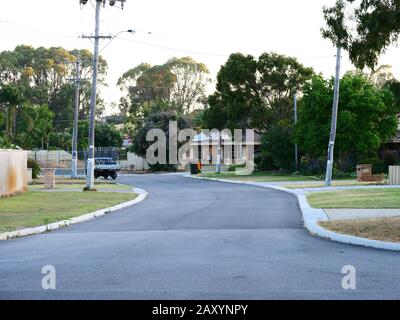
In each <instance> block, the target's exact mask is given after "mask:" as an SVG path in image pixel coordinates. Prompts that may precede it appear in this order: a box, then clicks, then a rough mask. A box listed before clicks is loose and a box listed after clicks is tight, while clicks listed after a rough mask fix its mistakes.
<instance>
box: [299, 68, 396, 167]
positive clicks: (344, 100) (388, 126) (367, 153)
mask: <svg viewBox="0 0 400 320" xmlns="http://www.w3.org/2000/svg"><path fill="white" fill-rule="evenodd" d="M332 97H333V81H332V80H329V81H328V80H325V79H323V78H322V77H321V76H314V77H313V79H312V82H311V83H310V84H308V85H307V86H306V87H305V90H304V97H303V99H302V100H301V102H300V104H299V121H298V124H297V126H296V129H295V140H296V141H297V143H298V144H299V147H300V149H301V150H302V151H303V152H304V153H305V154H306V155H307V158H308V159H317V158H324V157H325V156H326V148H327V142H328V140H329V132H330V122H331V108H332ZM399 111H400V110H399V107H398V105H396V103H395V101H394V98H393V94H392V93H391V92H390V91H389V90H387V89H385V88H384V89H379V88H376V87H374V86H373V85H372V84H371V83H370V82H369V81H368V80H367V79H366V78H365V77H364V76H362V75H349V74H348V75H346V76H344V77H343V79H342V81H341V88H340V99H339V113H338V122H337V123H338V124H337V136H336V144H335V158H336V159H338V163H339V169H340V170H342V171H347V170H353V169H354V165H355V162H357V160H358V161H359V160H360V159H363V158H367V157H371V156H374V155H376V154H377V151H378V149H379V147H380V146H381V144H382V143H385V142H386V141H387V140H388V139H389V138H391V137H393V136H394V134H395V132H396V129H397V114H398V112H399Z"/></svg>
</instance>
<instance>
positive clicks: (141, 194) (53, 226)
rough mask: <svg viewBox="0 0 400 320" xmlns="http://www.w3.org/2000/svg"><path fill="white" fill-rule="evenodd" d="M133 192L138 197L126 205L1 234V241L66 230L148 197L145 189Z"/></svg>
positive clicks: (122, 204) (118, 205) (125, 203)
mask: <svg viewBox="0 0 400 320" xmlns="http://www.w3.org/2000/svg"><path fill="white" fill-rule="evenodd" d="M133 192H134V193H136V194H138V196H137V197H136V198H135V199H133V200H130V201H127V202H124V203H120V204H117V205H115V206H112V207H109V208H105V209H101V210H97V211H95V212H91V213H87V214H84V215H82V216H78V217H74V218H71V219H68V220H63V221H58V222H54V223H50V224H48V225H43V226H39V227H34V228H25V229H21V230H16V231H11V232H5V233H0V241H1V240H10V239H13V238H21V237H25V236H30V235H34V234H40V233H44V232H48V231H53V230H57V229H60V228H64V227H67V226H70V225H74V224H77V223H82V222H86V221H90V220H93V219H95V218H98V217H102V216H104V215H106V214H109V213H111V212H114V211H117V210H121V209H123V208H127V207H130V206H132V205H134V204H137V203H139V202H141V201H143V200H144V199H145V198H146V197H147V195H148V192H147V191H145V190H143V189H139V188H133Z"/></svg>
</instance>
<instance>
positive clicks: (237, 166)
mask: <svg viewBox="0 0 400 320" xmlns="http://www.w3.org/2000/svg"><path fill="white" fill-rule="evenodd" d="M244 167H246V163H242V164H230V165H229V166H228V171H229V172H233V171H236V169H239V168H244Z"/></svg>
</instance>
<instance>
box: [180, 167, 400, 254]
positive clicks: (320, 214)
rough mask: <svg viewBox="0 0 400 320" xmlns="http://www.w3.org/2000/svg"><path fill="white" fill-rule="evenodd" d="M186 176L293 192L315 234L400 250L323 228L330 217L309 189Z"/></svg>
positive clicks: (397, 246)
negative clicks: (317, 205) (316, 204)
mask: <svg viewBox="0 0 400 320" xmlns="http://www.w3.org/2000/svg"><path fill="white" fill-rule="evenodd" d="M184 177H186V178H192V179H201V180H210V181H219V182H224V183H236V184H244V185H251V186H255V187H261V188H266V189H273V190H278V191H283V192H287V193H290V194H293V195H295V196H296V198H297V201H298V203H299V207H300V210H301V213H302V215H303V221H304V227H305V228H306V229H307V230H308V232H310V234H312V235H313V236H318V237H321V238H323V239H327V240H332V241H335V242H340V243H345V244H351V245H357V246H363V247H371V248H375V249H382V250H390V251H400V243H394V242H386V241H379V240H371V239H366V238H360V237H355V236H350V235H345V234H340V233H337V232H333V231H330V230H327V229H325V228H323V227H322V226H321V225H320V224H319V222H322V221H328V217H327V215H326V214H325V212H324V210H322V209H315V208H312V207H311V206H310V204H309V203H308V201H307V194H308V193H309V192H307V191H304V190H296V189H287V188H283V187H278V186H272V185H266V184H260V183H256V182H245V181H232V180H226V179H216V178H207V177H198V176H191V175H185V176H184ZM325 191H328V190H325Z"/></svg>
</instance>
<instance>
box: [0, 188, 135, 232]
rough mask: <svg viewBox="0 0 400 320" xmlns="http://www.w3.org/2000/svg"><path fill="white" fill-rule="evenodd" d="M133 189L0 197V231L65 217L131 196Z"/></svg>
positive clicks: (119, 201)
mask: <svg viewBox="0 0 400 320" xmlns="http://www.w3.org/2000/svg"><path fill="white" fill-rule="evenodd" d="M135 197H136V194H134V193H130V192H127V193H117V192H40V191H32V192H28V193H25V194H22V195H20V196H16V197H11V198H0V232H5V231H12V230H16V229H20V228H26V227H35V226H40V225H45V224H47V223H52V222H57V221H61V220H66V219H69V218H72V217H76V216H80V215H83V214H86V213H90V212H93V211H96V210H99V209H103V208H107V207H110V206H113V205H116V204H119V203H122V202H126V201H129V200H132V199H134V198H135Z"/></svg>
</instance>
